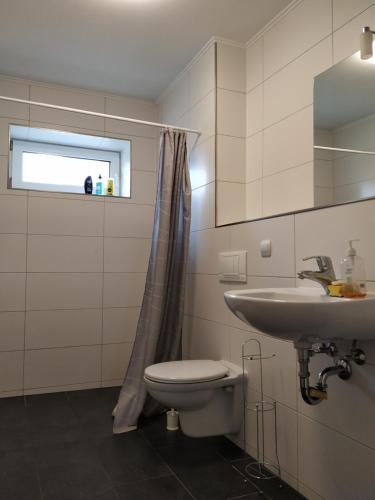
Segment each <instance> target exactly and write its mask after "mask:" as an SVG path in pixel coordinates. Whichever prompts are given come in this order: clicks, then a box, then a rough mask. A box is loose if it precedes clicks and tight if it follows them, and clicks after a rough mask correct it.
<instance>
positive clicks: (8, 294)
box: [0, 273, 26, 311]
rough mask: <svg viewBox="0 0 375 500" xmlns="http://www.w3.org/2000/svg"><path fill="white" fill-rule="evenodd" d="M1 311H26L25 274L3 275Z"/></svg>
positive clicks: (0, 290) (0, 289)
mask: <svg viewBox="0 0 375 500" xmlns="http://www.w3.org/2000/svg"><path fill="white" fill-rule="evenodd" d="M0 278H1V279H0V311H23V310H25V286H26V275H25V273H1V275H0Z"/></svg>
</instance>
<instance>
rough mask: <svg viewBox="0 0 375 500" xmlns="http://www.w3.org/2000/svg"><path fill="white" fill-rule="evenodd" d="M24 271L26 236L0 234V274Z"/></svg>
mask: <svg viewBox="0 0 375 500" xmlns="http://www.w3.org/2000/svg"><path fill="white" fill-rule="evenodd" d="M25 271H26V235H25V234H0V272H2V273H6V272H8V273H9V272H25Z"/></svg>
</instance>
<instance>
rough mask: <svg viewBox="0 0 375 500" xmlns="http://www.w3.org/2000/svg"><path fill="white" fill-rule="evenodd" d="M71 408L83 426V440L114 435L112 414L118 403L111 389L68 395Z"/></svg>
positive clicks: (77, 392) (74, 392)
mask: <svg viewBox="0 0 375 500" xmlns="http://www.w3.org/2000/svg"><path fill="white" fill-rule="evenodd" d="M67 397H68V400H69V404H70V407H71V408H72V410H73V412H74V414H75V415H76V417H77V418H78V421H79V424H80V425H81V428H82V430H81V438H82V439H92V438H93V437H98V438H102V437H105V436H111V435H112V432H113V431H112V427H113V418H112V412H113V409H114V406H115V403H116V402H117V397H116V395H115V392H114V391H113V390H112V389H111V390H109V389H90V390H87V391H73V392H69V393H67Z"/></svg>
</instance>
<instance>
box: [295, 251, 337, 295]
mask: <svg viewBox="0 0 375 500" xmlns="http://www.w3.org/2000/svg"><path fill="white" fill-rule="evenodd" d="M312 259H315V260H316V262H317V264H318V268H319V271H301V272H299V273H298V277H299V279H301V280H303V279H307V280H312V281H316V282H317V283H319V284H320V285H322V287H323V288H324V291H325V292H326V294H327V295H328V293H329V290H328V285H330V284H331V283H332V282H333V281H336V275H335V270H334V268H333V264H332V260H331V258H330V257H326V256H325V255H315V256H313V257H306V258H304V259H302V260H303V261H306V260H312Z"/></svg>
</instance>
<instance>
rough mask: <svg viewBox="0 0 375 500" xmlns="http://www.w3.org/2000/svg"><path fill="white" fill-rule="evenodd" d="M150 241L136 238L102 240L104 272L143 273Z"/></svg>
mask: <svg viewBox="0 0 375 500" xmlns="http://www.w3.org/2000/svg"><path fill="white" fill-rule="evenodd" d="M150 248H151V240H149V239H145V238H142V239H136V238H104V272H107V273H116V272H119V273H126V272H128V273H129V272H135V273H145V272H146V271H147V267H148V261H149V256H150Z"/></svg>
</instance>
